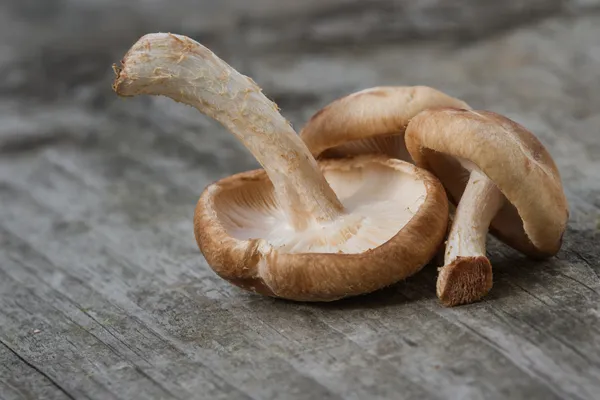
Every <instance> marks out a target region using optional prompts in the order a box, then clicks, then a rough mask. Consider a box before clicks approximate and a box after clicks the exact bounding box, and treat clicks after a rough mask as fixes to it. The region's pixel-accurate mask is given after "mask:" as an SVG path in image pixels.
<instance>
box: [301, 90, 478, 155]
mask: <svg viewBox="0 0 600 400" xmlns="http://www.w3.org/2000/svg"><path fill="white" fill-rule="evenodd" d="M438 107H457V108H465V109H469V108H470V107H469V105H467V104H466V103H465V102H463V101H461V100H458V99H455V98H453V97H450V96H448V95H447V94H445V93H442V92H440V91H438V90H436V89H433V88H430V87H427V86H381V87H374V88H370V89H365V90H362V91H360V92H356V93H353V94H350V95H348V96H345V97H342V98H340V99H337V100H335V101H334V102H332V103H330V104H329V105H327V106H325V107H324V108H322V109H321V110H319V111H318V112H317V113H315V114H314V115H313V116H312V118H311V119H310V120H309V122H308V123H307V124H306V126H305V127H304V128H303V129H302V131H301V132H300V137H301V138H302V140H303V141H304V143H306V146H307V147H308V148H309V150H310V151H311V153H312V154H313V156H315V157H321V158H338V157H345V156H348V155H357V154H368V153H376V154H386V155H388V156H390V157H394V158H398V159H401V160H405V161H411V159H410V156H409V154H408V152H407V150H406V146H405V144H404V131H405V129H406V126H407V124H408V122H409V121H410V119H411V118H412V117H414V116H415V115H417V114H418V113H419V112H421V111H423V110H425V109H429V108H438Z"/></svg>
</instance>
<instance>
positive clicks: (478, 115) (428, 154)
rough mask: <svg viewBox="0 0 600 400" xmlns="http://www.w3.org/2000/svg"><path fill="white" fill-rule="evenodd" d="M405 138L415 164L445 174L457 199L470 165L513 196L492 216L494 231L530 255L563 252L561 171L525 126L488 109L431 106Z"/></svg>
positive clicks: (565, 217)
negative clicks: (434, 108) (475, 109)
mask: <svg viewBox="0 0 600 400" xmlns="http://www.w3.org/2000/svg"><path fill="white" fill-rule="evenodd" d="M405 140H406V146H407V149H408V151H409V152H410V154H411V156H412V158H413V159H414V160H415V164H416V165H418V166H420V167H423V168H425V169H427V170H429V171H431V172H433V174H434V175H436V176H437V177H438V179H440V181H441V182H442V184H443V185H444V187H445V188H446V191H447V193H448V197H449V199H450V201H451V202H452V203H454V204H458V202H459V201H460V198H461V196H462V193H463V191H464V189H465V186H466V183H467V181H468V178H469V171H468V169H471V168H478V169H479V170H480V171H481V172H483V173H484V174H485V175H486V176H487V177H488V178H489V179H490V180H491V181H492V182H494V184H495V185H496V186H497V187H498V189H499V190H500V191H501V192H502V194H503V195H504V196H505V198H506V199H507V200H508V201H507V202H505V204H504V206H503V207H502V208H501V209H500V210H499V211H498V213H497V214H496V216H495V217H494V219H493V220H492V222H491V224H490V232H491V233H492V234H493V235H494V236H496V237H498V238H499V239H500V240H502V241H503V242H504V243H506V244H508V245H509V246H511V247H513V248H515V249H517V250H519V251H521V252H522V253H524V254H527V255H529V256H531V257H536V258H537V257H540V258H541V257H548V256H552V255H554V254H556V253H557V252H558V250H559V249H560V247H561V245H562V236H563V233H564V231H565V228H566V224H567V220H568V218H569V210H568V204H567V200H566V198H565V194H564V190H563V187H562V183H561V178H560V174H559V171H558V168H557V167H556V164H555V163H554V160H553V159H552V157H551V156H550V154H549V153H548V151H547V150H546V148H545V147H544V146H543V145H542V143H541V142H540V141H539V140H538V139H537V138H536V137H535V136H534V135H533V134H532V133H531V132H529V131H528V130H527V129H525V128H524V127H523V126H521V125H520V124H518V123H516V122H514V121H512V120H510V119H508V118H506V117H504V116H502V115H500V114H497V113H494V112H491V111H473V110H465V109H455V108H444V109H436V110H427V111H424V112H422V113H420V114H419V115H417V116H416V117H415V118H413V119H412V121H411V122H410V124H409V126H408V128H407V130H406V135H405ZM465 167H467V168H468V169H466V168H465Z"/></svg>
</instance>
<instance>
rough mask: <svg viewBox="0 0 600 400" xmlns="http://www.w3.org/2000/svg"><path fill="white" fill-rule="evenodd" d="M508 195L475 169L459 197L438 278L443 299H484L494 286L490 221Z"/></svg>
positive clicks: (448, 302)
mask: <svg viewBox="0 0 600 400" xmlns="http://www.w3.org/2000/svg"><path fill="white" fill-rule="evenodd" d="M504 201H505V198H504V195H503V194H502V192H500V190H499V189H498V187H497V186H496V185H495V184H494V182H492V181H491V180H490V179H489V178H488V177H487V176H486V175H485V174H483V173H482V172H480V171H478V170H477V169H473V170H472V171H471V175H470V177H469V182H468V183H467V186H466V187H465V191H464V192H463V195H462V197H461V199H460V202H459V204H458V207H457V209H456V214H455V216H454V221H453V223H452V228H451V229H450V233H449V235H448V240H447V243H446V254H445V258H444V267H442V268H441V270H440V274H439V276H438V280H437V293H438V297H439V298H440V299H441V300H442V303H444V305H447V306H453V305H458V304H464V303H471V302H473V301H477V300H479V299H481V298H482V297H483V296H485V295H486V294H487V292H488V291H489V290H490V289H491V287H492V266H491V264H490V262H489V260H488V259H487V257H486V256H485V248H486V238H487V232H488V229H489V226H490V223H491V221H492V219H493V218H494V216H495V215H496V214H497V213H498V211H499V210H500V208H502V205H503V204H504Z"/></svg>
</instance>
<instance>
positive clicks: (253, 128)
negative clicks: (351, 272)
mask: <svg viewBox="0 0 600 400" xmlns="http://www.w3.org/2000/svg"><path fill="white" fill-rule="evenodd" d="M115 72H116V73H117V78H116V79H115V82H114V85H113V89H114V90H115V91H116V92H117V94H119V95H121V96H134V95H138V94H150V95H164V96H167V97H170V98H171V99H173V100H175V101H178V102H181V103H185V104H187V105H190V106H192V107H195V108H197V109H198V110H199V111H200V112H201V113H203V114H205V115H207V116H209V117H211V118H213V119H215V120H217V121H218V122H220V123H221V124H223V125H224V126H225V127H226V128H227V129H229V131H231V132H232V133H233V134H234V135H235V136H236V137H237V138H238V139H239V140H240V141H241V142H242V143H243V144H244V146H246V148H248V150H249V151H250V152H251V153H252V154H253V155H254V157H255V158H256V160H257V161H258V162H259V163H260V164H261V165H262V167H263V168H264V169H265V171H266V172H267V174H268V176H269V178H270V180H271V182H272V183H273V186H274V189H275V194H276V196H277V199H278V201H279V203H280V204H281V205H282V207H283V208H284V210H285V211H286V213H287V215H288V218H289V220H290V223H291V224H292V226H293V227H294V228H295V229H296V230H303V229H305V228H307V227H308V226H309V225H311V224H312V223H315V222H326V221H330V220H332V219H334V218H335V217H337V216H339V215H340V214H341V213H343V206H342V204H341V203H340V201H339V200H338V198H337V197H336V195H335V193H334V192H333V190H332V189H331V187H330V186H329V184H328V183H327V181H326V180H325V178H324V176H323V174H322V173H321V171H320V169H319V167H318V165H317V163H316V161H315V159H314V158H313V157H312V155H311V154H310V152H309V151H308V148H307V147H306V145H305V144H304V142H302V140H301V139H300V138H299V136H298V135H296V133H295V132H294V129H293V128H292V127H291V125H290V124H289V122H288V121H286V120H285V119H284V118H283V117H282V116H281V114H279V112H278V108H277V105H275V103H273V102H271V101H270V100H269V99H267V98H266V97H265V96H264V95H263V94H262V92H261V89H260V88H259V87H258V86H257V85H256V83H254V81H253V80H252V79H250V78H248V77H246V76H244V75H242V74H240V73H238V72H237V71H236V70H234V69H233V68H232V67H231V66H229V65H228V64H227V63H225V62H224V61H223V60H221V59H220V58H218V57H217V56H216V55H215V54H213V53H212V52H211V51H210V50H208V49H207V48H205V47H204V46H202V45H201V44H199V43H197V42H195V41H193V40H192V39H190V38H188V37H185V36H180V35H173V34H164V33H155V34H149V35H146V36H144V37H142V38H141V39H140V40H138V42H137V43H135V44H134V45H133V47H132V48H131V49H130V50H129V51H128V52H127V54H126V55H125V58H124V59H123V61H122V67H121V68H117V67H115Z"/></svg>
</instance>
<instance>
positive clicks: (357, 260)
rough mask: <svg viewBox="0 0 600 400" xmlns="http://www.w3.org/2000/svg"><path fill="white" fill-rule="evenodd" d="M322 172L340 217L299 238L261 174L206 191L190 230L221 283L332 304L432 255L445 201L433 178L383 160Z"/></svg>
mask: <svg viewBox="0 0 600 400" xmlns="http://www.w3.org/2000/svg"><path fill="white" fill-rule="evenodd" d="M319 166H320V168H321V170H322V171H323V174H324V176H325V178H326V179H327V181H328V182H329V184H330V185H331V187H332V188H333V190H334V191H335V192H336V194H337V196H338V197H339V199H340V201H341V202H342V204H343V205H344V207H345V210H346V213H345V214H344V216H343V217H341V218H339V219H337V220H334V221H333V222H331V223H328V224H327V225H320V224H319V225H318V226H314V227H311V228H309V229H308V230H306V231H302V232H296V231H295V230H293V229H291V228H290V226H289V224H288V222H287V221H286V218H285V216H284V214H283V212H282V210H281V208H280V207H279V206H278V204H277V202H276V200H275V197H274V194H273V186H272V184H271V182H270V181H269V179H268V177H267V175H266V173H265V172H264V170H262V169H259V170H254V171H249V172H243V173H240V174H236V175H233V176H230V177H228V178H224V179H222V180H219V181H217V182H215V183H213V184H211V185H209V186H208V187H207V188H206V189H205V190H204V192H203V193H202V195H201V196H200V199H199V201H198V204H197V207H196V212H195V216H194V232H195V236H196V240H197V243H198V246H199V248H200V250H201V251H202V253H203V255H204V257H205V258H206V260H207V262H208V264H209V265H210V266H211V268H212V269H213V270H214V271H215V272H216V273H217V274H218V275H219V276H220V277H221V278H223V279H225V280H227V281H229V282H230V283H232V284H235V285H237V286H239V287H241V288H244V289H246V290H250V291H254V292H257V293H260V294H263V295H267V296H273V297H280V298H286V299H290V300H298V301H332V300H337V299H340V298H343V297H347V296H353V295H359V294H364V293H369V292H372V291H375V290H377V289H380V288H383V287H385V286H388V285H391V284H393V283H396V282H398V281H400V280H402V279H404V278H406V277H408V276H410V275H412V274H414V273H416V272H418V271H419V270H420V269H421V268H422V267H423V266H424V265H425V264H427V262H429V261H430V259H431V258H432V257H433V256H434V255H435V253H436V251H437V250H438V249H439V247H440V246H441V245H442V241H443V239H444V236H445V233H446V228H447V223H448V202H447V198H446V194H445V192H444V188H443V186H442V185H441V183H440V182H439V181H438V180H437V179H436V178H435V177H434V176H433V175H432V174H430V173H429V172H427V171H425V170H423V169H420V168H417V167H415V166H414V165H412V164H409V163H406V162H403V161H399V160H394V159H389V158H387V157H384V156H358V157H355V158H346V159H340V160H325V161H321V162H319Z"/></svg>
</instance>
